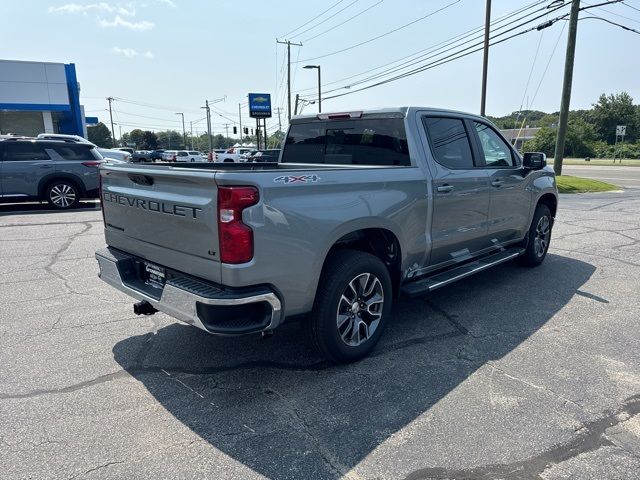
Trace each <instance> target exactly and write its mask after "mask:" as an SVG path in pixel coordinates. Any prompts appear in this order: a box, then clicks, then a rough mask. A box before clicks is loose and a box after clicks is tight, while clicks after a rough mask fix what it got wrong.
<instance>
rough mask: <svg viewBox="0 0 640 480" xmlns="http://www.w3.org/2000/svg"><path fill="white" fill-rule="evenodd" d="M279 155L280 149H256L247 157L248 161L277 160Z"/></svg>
mask: <svg viewBox="0 0 640 480" xmlns="http://www.w3.org/2000/svg"><path fill="white" fill-rule="evenodd" d="M279 157H280V149H279V148H275V149H269V150H258V151H257V152H256V153H254V154H253V155H251V156H250V157H248V158H247V161H248V162H277V161H278V158H279Z"/></svg>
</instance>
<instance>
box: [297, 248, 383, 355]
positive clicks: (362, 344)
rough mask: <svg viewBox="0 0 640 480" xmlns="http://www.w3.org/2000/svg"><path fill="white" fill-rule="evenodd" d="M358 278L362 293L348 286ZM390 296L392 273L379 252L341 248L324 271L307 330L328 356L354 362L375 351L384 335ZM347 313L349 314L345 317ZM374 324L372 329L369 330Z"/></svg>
mask: <svg viewBox="0 0 640 480" xmlns="http://www.w3.org/2000/svg"><path fill="white" fill-rule="evenodd" d="M365 275H368V276H365ZM376 280H377V283H376ZM354 282H356V283H355V285H356V286H357V287H358V289H359V290H360V291H361V295H360V294H358V293H357V292H355V291H354V290H352V289H351V288H350V284H354ZM362 282H364V285H363V284H362ZM359 287H361V288H359ZM369 288H370V291H369V292H368V293H367V289H369ZM347 293H348V294H349V295H351V294H352V293H353V294H355V295H354V296H353V299H351V298H346V296H345V295H343V294H347ZM379 295H381V297H382V302H380V300H379V297H378V296H379ZM352 300H353V304H351V302H352ZM359 301H360V304H359V305H358V302H359ZM392 302H393V290H392V284H391V277H390V275H389V271H388V270H387V268H386V267H385V265H384V263H382V261H381V260H380V259H379V258H377V257H375V256H373V255H371V254H368V253H365V252H360V251H356V250H341V251H337V252H335V253H333V254H332V255H331V256H330V257H329V258H328V259H327V262H326V264H325V267H324V269H323V272H322V275H321V277H320V283H319V285H318V290H317V292H316V298H315V302H314V306H313V312H312V314H311V317H310V318H309V319H308V320H307V325H306V330H307V335H308V336H309V338H310V340H311V343H312V344H313V346H314V347H315V348H316V350H317V351H318V353H320V354H321V355H322V356H323V357H325V358H326V359H327V360H329V361H331V362H333V363H348V362H354V361H356V360H359V359H361V358H363V357H365V356H366V355H367V354H368V353H369V352H371V350H373V348H374V347H375V346H376V344H377V343H378V340H380V337H381V335H382V332H383V330H384V327H385V325H386V323H387V321H388V319H389V316H390V313H391V308H392ZM349 305H352V306H351V307H349ZM361 308H362V310H361ZM371 310H373V311H374V313H373V314H372V313H370V311H371ZM340 312H344V313H342V314H341V313H340ZM344 317H349V318H348V319H346V320H343V319H344ZM340 321H343V323H342V326H340V324H339V322H340ZM372 325H374V327H373V331H370V327H371V326H372ZM356 328H357V330H356ZM365 336H366V337H367V338H366V339H364V340H362V337H365ZM349 342H351V343H352V344H349ZM356 342H359V343H356Z"/></svg>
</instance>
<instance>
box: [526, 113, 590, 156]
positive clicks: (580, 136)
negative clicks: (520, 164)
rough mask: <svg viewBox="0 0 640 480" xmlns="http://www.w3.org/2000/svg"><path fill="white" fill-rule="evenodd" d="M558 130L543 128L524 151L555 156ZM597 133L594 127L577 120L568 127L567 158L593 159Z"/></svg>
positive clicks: (527, 144)
mask: <svg viewBox="0 0 640 480" xmlns="http://www.w3.org/2000/svg"><path fill="white" fill-rule="evenodd" d="M556 137H557V130H556V129H555V128H553V127H542V128H541V129H540V130H539V131H538V133H536V136H535V137H533V139H531V140H529V141H528V142H527V143H526V145H524V146H523V150H524V151H528V152H544V153H545V154H546V155H547V157H551V156H553V154H554V151H555V148H556ZM595 139H596V133H595V130H594V128H593V126H592V125H590V124H588V123H587V122H585V121H584V120H581V119H579V118H576V119H575V120H573V121H570V122H569V125H567V140H566V142H565V145H564V156H566V157H592V156H594V154H595V152H594V149H593V142H594V141H595Z"/></svg>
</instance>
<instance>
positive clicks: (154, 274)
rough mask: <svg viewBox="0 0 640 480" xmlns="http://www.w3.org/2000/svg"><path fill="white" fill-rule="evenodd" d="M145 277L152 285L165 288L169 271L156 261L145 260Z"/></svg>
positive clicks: (145, 281)
mask: <svg viewBox="0 0 640 480" xmlns="http://www.w3.org/2000/svg"><path fill="white" fill-rule="evenodd" d="M143 279H144V283H145V284H147V285H149V286H150V287H154V288H159V289H163V288H164V284H165V283H166V281H167V271H166V269H165V268H164V267H161V266H160V265H156V264H155V263H151V262H143Z"/></svg>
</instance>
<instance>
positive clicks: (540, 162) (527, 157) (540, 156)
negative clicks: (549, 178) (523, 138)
mask: <svg viewBox="0 0 640 480" xmlns="http://www.w3.org/2000/svg"><path fill="white" fill-rule="evenodd" d="M522 166H523V167H524V168H527V169H529V170H540V169H542V168H544V167H546V166H547V156H546V155H545V154H544V153H542V152H526V153H525V154H524V157H523V158H522Z"/></svg>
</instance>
